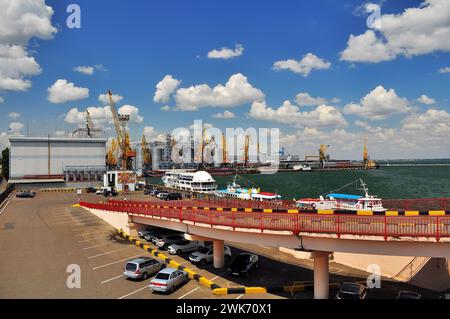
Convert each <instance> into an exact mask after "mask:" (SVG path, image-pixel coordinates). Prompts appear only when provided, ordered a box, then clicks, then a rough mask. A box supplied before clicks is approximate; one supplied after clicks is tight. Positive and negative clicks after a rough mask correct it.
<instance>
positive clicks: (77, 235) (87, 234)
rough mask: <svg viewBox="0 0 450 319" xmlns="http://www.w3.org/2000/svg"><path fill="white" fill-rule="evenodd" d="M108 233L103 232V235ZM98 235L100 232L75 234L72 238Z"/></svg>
mask: <svg viewBox="0 0 450 319" xmlns="http://www.w3.org/2000/svg"><path fill="white" fill-rule="evenodd" d="M108 232H109V231H104V232H103V233H105V234H106V233H108ZM98 233H100V232H92V233H86V234H85V233H83V234H76V235H74V236H76V237H79V236H89V235H95V234H98Z"/></svg>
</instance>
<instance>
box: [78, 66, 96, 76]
mask: <svg viewBox="0 0 450 319" xmlns="http://www.w3.org/2000/svg"><path fill="white" fill-rule="evenodd" d="M73 70H74V71H75V72H79V73H83V74H85V75H92V74H94V68H93V67H92V66H82V65H80V66H77V67H76V68H74V69H73Z"/></svg>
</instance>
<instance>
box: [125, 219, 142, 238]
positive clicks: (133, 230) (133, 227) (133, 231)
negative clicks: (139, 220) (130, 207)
mask: <svg viewBox="0 0 450 319" xmlns="http://www.w3.org/2000/svg"><path fill="white" fill-rule="evenodd" d="M144 226H145V225H140V224H136V223H134V222H133V219H132V218H131V217H130V216H128V223H127V225H126V226H125V229H124V231H125V232H127V233H128V234H129V235H130V236H132V237H137V236H138V229H139V228H144Z"/></svg>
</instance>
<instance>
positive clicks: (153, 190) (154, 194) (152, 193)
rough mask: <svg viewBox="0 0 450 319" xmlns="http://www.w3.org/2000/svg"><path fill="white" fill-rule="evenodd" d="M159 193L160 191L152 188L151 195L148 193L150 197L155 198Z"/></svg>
mask: <svg viewBox="0 0 450 319" xmlns="http://www.w3.org/2000/svg"><path fill="white" fill-rule="evenodd" d="M160 192H162V190H160V189H157V188H153V189H152V191H151V193H150V195H152V196H157V195H158V193H160Z"/></svg>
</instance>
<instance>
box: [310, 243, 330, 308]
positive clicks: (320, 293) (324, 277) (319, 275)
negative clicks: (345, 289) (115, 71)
mask: <svg viewBox="0 0 450 319" xmlns="http://www.w3.org/2000/svg"><path fill="white" fill-rule="evenodd" d="M329 255H330V253H329V252H326V251H314V252H313V253H312V254H311V257H312V258H313V259H314V299H328V296H329V277H330V270H329V261H328V256H329Z"/></svg>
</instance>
